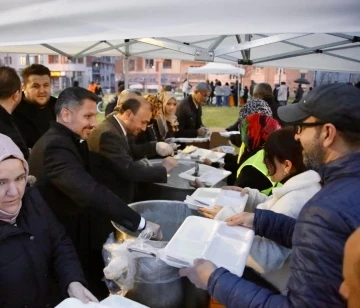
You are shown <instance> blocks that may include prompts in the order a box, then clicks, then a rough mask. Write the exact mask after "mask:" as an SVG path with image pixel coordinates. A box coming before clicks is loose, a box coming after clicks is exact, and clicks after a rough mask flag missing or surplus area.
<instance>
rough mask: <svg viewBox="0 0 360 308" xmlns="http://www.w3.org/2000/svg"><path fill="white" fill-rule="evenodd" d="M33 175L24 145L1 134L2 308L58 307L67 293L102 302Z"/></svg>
mask: <svg viewBox="0 0 360 308" xmlns="http://www.w3.org/2000/svg"><path fill="white" fill-rule="evenodd" d="M28 174H29V167H28V164H27V162H26V161H25V159H24V156H23V154H22V153H21V151H20V150H19V148H18V147H17V146H16V145H15V144H14V142H13V141H12V140H11V139H10V138H9V137H7V136H5V135H1V134H0V179H1V180H0V251H1V253H0V307H7V308H18V307H39V308H41V307H54V306H56V305H57V304H58V303H59V301H60V300H61V298H65V297H68V296H71V297H76V298H79V299H80V300H82V301H83V302H88V301H94V302H97V299H96V298H95V297H94V296H93V295H92V294H91V293H90V292H89V291H88V290H87V289H86V288H85V287H84V285H85V284H86V281H85V278H84V274H83V271H82V269H81V265H80V263H79V260H78V258H77V255H76V252H75V249H74V247H73V245H72V243H71V241H70V239H69V238H68V237H67V235H66V234H65V230H64V227H63V226H62V225H61V224H60V223H59V222H58V221H57V220H56V218H55V216H54V214H53V213H52V212H51V211H50V209H49V208H48V206H47V204H46V203H45V201H44V199H43V198H42V197H41V195H40V193H39V192H38V191H37V189H35V188H32V187H27V184H26V183H27V179H28ZM54 274H55V277H53V276H54ZM54 278H55V279H57V281H58V287H56V288H58V290H54V288H55V284H54V281H53V279H54ZM59 294H60V295H59Z"/></svg>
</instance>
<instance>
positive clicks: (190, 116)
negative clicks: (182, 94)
mask: <svg viewBox="0 0 360 308" xmlns="http://www.w3.org/2000/svg"><path fill="white" fill-rule="evenodd" d="M210 94H211V87H210V85H209V84H207V83H206V82H200V83H199V84H198V85H196V87H195V89H194V93H193V94H192V95H189V96H188V97H186V98H184V99H183V100H182V101H181V103H180V105H179V106H178V108H177V110H176V116H177V120H178V122H179V133H178V134H179V136H181V137H185V138H186V137H187V138H196V137H197V136H199V137H205V136H206V135H207V133H208V129H207V128H206V127H205V126H204V125H203V123H202V119H201V116H202V107H201V106H202V105H204V104H206V101H207V99H208V97H209V96H210Z"/></svg>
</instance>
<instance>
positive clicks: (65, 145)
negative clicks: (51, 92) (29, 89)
mask: <svg viewBox="0 0 360 308" xmlns="http://www.w3.org/2000/svg"><path fill="white" fill-rule="evenodd" d="M97 100H98V97H97V95H95V94H93V93H91V92H90V91H88V90H86V89H84V88H81V87H73V88H67V89H65V90H64V91H62V92H61V93H60V95H59V98H58V101H57V103H56V106H55V112H56V115H57V122H52V123H51V126H50V129H49V130H48V131H47V132H46V133H45V134H44V135H43V136H42V137H41V138H40V139H39V140H38V142H37V143H36V144H35V146H34V147H33V149H32V151H31V155H30V159H29V166H30V174H31V175H34V176H35V177H36V178H37V183H36V185H37V187H38V188H39V190H40V192H41V194H42V196H43V197H44V199H45V200H46V201H47V204H48V205H49V206H50V207H51V209H52V210H53V212H54V213H55V215H56V216H57V218H58V220H59V221H60V222H61V223H62V224H63V225H64V226H65V229H66V231H67V234H68V235H69V236H70V238H71V239H72V241H73V243H74V245H75V247H76V249H77V252H78V254H79V259H80V261H81V264H82V266H83V269H84V272H85V275H86V278H87V280H88V282H89V289H90V290H91V292H93V293H94V294H95V295H96V296H97V297H98V298H100V299H101V298H103V297H105V296H107V294H108V291H107V288H106V286H105V284H104V283H103V282H102V281H101V278H102V277H103V273H102V270H103V268H104V264H103V261H102V255H101V250H102V246H103V244H104V242H105V240H106V238H107V236H108V234H109V233H110V232H111V231H113V228H112V226H111V223H110V221H111V220H112V221H115V222H116V223H118V224H120V225H122V226H124V227H125V228H127V229H129V230H131V231H136V230H143V229H144V228H145V227H148V228H150V229H151V230H153V233H154V234H155V236H156V235H157V233H158V232H159V228H158V226H157V225H155V224H152V223H150V222H146V221H145V219H144V218H142V217H141V216H140V214H138V213H137V212H135V211H134V210H132V209H131V208H129V207H128V206H127V204H126V203H124V202H123V201H122V200H121V199H120V198H119V197H117V196H116V195H115V194H113V193H112V192H111V191H110V190H109V189H108V188H106V187H105V186H103V185H101V184H99V183H98V182H96V181H95V180H94V179H93V178H92V176H91V175H90V173H89V172H90V167H89V160H88V148H87V144H86V139H87V138H88V136H89V134H90V132H91V130H92V129H93V128H94V127H95V125H96V111H97V109H96V102H97Z"/></svg>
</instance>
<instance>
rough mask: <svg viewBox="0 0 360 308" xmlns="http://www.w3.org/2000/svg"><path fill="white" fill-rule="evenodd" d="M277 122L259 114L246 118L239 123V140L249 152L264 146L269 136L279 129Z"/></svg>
mask: <svg viewBox="0 0 360 308" xmlns="http://www.w3.org/2000/svg"><path fill="white" fill-rule="evenodd" d="M280 128H281V127H280V124H279V122H278V121H276V120H275V119H273V118H272V117H269V116H267V115H264V114H261V113H255V114H251V115H249V116H247V117H246V118H245V119H244V120H242V121H241V130H240V131H241V139H242V141H243V142H244V143H245V146H246V148H247V150H248V151H249V152H252V151H253V150H256V149H258V148H261V147H263V146H264V144H265V142H266V140H267V139H268V137H269V135H270V134H271V133H272V132H273V131H275V130H277V129H280Z"/></svg>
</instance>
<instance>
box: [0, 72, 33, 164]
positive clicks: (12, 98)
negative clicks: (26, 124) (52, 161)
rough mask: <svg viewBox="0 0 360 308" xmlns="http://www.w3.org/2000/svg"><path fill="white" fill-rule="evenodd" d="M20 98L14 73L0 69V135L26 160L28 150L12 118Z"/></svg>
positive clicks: (18, 86) (18, 83)
mask: <svg viewBox="0 0 360 308" xmlns="http://www.w3.org/2000/svg"><path fill="white" fill-rule="evenodd" d="M21 96H22V93H21V81H20V78H19V76H18V74H17V73H16V71H15V70H14V69H13V68H11V67H8V66H2V67H0V133H1V134H4V135H6V136H8V137H10V138H11V139H12V141H14V143H15V144H16V145H17V146H18V147H19V149H20V150H21V152H22V153H23V154H24V157H25V159H28V157H29V149H28V148H27V146H26V143H25V141H24V139H23V137H22V136H21V133H20V132H19V129H18V127H17V126H16V124H15V122H14V120H13V117H12V113H13V111H14V109H15V108H16V106H17V105H19V103H20V101H21Z"/></svg>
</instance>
